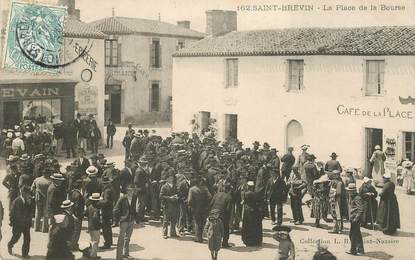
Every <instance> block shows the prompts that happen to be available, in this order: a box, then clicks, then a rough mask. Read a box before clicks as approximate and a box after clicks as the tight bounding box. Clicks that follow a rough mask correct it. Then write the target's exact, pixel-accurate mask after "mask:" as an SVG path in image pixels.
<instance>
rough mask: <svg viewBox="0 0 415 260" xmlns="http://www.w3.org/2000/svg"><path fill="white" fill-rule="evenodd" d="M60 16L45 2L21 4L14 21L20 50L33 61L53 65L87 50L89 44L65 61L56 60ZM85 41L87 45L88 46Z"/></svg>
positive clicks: (60, 43) (60, 39)
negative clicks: (22, 6)
mask: <svg viewBox="0 0 415 260" xmlns="http://www.w3.org/2000/svg"><path fill="white" fill-rule="evenodd" d="M63 19H64V17H63V16H59V15H57V14H56V13H54V12H53V10H52V9H51V8H48V7H45V6H35V5H28V6H25V7H24V8H23V9H22V11H21V14H20V16H19V18H18V20H17V21H16V42H17V44H18V46H19V48H20V50H21V52H22V54H23V55H24V56H25V57H26V58H27V59H29V60H30V61H31V62H33V63H34V64H36V65H38V66H41V67H44V68H51V69H56V68H60V67H65V66H68V65H70V64H72V63H74V62H76V61H77V60H78V59H79V58H81V57H82V56H84V55H85V54H86V53H88V51H89V49H90V48H91V47H92V44H89V41H88V43H87V46H86V47H85V48H84V49H83V51H82V52H81V53H80V54H79V55H78V56H76V57H75V58H73V59H72V60H70V61H68V62H66V63H60V60H61V51H62V47H63V42H64V40H63V34H64V30H63V24H64V21H63ZM88 45H89V48H88Z"/></svg>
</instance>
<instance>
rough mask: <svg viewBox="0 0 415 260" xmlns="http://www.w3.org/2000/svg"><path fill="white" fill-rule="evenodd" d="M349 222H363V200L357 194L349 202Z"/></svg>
mask: <svg viewBox="0 0 415 260" xmlns="http://www.w3.org/2000/svg"><path fill="white" fill-rule="evenodd" d="M349 207H350V216H349V219H350V222H353V223H360V222H361V221H362V220H363V200H362V197H360V195H359V194H356V195H355V196H354V197H353V198H351V200H350V205H349Z"/></svg>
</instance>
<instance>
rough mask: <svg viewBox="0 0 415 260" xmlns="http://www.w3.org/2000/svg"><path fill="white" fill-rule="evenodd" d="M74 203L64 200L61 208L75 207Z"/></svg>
mask: <svg viewBox="0 0 415 260" xmlns="http://www.w3.org/2000/svg"><path fill="white" fill-rule="evenodd" d="M73 204H74V203H73V202H72V201H70V200H64V201H63V202H62V204H61V208H63V209H66V208H70V207H72V206H73Z"/></svg>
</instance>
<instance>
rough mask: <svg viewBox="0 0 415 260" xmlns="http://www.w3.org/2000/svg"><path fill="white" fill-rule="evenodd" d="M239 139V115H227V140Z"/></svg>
mask: <svg viewBox="0 0 415 260" xmlns="http://www.w3.org/2000/svg"><path fill="white" fill-rule="evenodd" d="M237 138H238V115H234V114H226V115H225V140H227V139H237Z"/></svg>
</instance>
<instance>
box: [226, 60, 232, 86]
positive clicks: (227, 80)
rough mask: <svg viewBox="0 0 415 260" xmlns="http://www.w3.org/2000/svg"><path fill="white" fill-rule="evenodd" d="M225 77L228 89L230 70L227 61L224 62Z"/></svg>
mask: <svg viewBox="0 0 415 260" xmlns="http://www.w3.org/2000/svg"><path fill="white" fill-rule="evenodd" d="M225 70H226V71H225V77H226V86H225V87H226V88H228V87H229V86H230V85H231V84H230V76H229V75H230V68H229V60H225Z"/></svg>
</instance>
